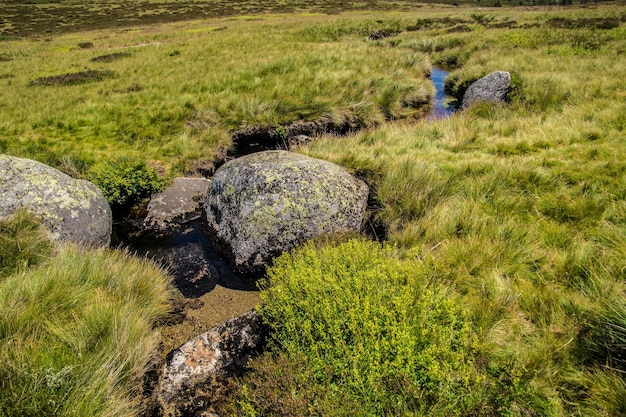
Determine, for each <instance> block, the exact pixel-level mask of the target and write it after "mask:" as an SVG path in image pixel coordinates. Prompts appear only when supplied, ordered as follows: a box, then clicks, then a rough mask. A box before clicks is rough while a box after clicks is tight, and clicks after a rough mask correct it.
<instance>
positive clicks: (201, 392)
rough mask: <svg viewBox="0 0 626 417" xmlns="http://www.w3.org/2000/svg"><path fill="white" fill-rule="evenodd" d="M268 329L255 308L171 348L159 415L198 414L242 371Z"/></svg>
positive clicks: (159, 398)
mask: <svg viewBox="0 0 626 417" xmlns="http://www.w3.org/2000/svg"><path fill="white" fill-rule="evenodd" d="M265 334H266V328H265V326H264V325H263V321H262V319H261V317H260V316H259V314H258V313H257V312H256V311H255V310H251V311H248V312H247V313H244V314H242V315H241V316H238V317H235V318H233V319H231V320H228V321H226V322H224V323H222V324H220V325H218V326H215V327H213V328H212V329H210V330H209V331H207V332H206V333H203V334H201V335H199V336H197V337H194V338H193V339H191V340H189V341H188V342H187V343H185V344H184V345H182V346H181V347H179V348H178V349H176V350H174V351H172V352H171V353H170V354H169V355H168V356H167V359H166V363H165V366H164V368H163V371H162V374H161V377H160V381H159V385H158V387H157V390H156V399H157V403H158V406H159V407H160V408H161V413H160V415H165V416H178V415H198V414H199V413H201V412H203V411H204V412H206V411H207V408H209V407H210V406H211V399H212V398H213V397H214V396H215V393H216V392H217V391H219V389H220V388H221V387H222V386H223V385H224V383H225V382H226V381H227V379H228V378H229V377H232V376H233V375H237V374H240V373H241V372H242V371H243V370H244V369H245V367H246V365H247V362H248V359H249V358H250V357H251V356H253V355H255V354H257V353H258V352H259V350H260V349H261V348H262V347H263V344H264V342H265Z"/></svg>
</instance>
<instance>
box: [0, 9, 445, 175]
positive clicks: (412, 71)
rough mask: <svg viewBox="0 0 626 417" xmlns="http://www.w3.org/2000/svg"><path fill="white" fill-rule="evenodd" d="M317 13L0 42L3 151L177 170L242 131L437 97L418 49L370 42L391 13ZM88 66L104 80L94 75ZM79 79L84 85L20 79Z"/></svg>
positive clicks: (365, 121) (411, 109)
mask: <svg viewBox="0 0 626 417" xmlns="http://www.w3.org/2000/svg"><path fill="white" fill-rule="evenodd" d="M308 19H313V20H312V21H308ZM315 19H318V18H317V17H306V16H305V17H294V18H291V19H289V20H285V19H284V18H282V19H281V20H277V21H271V22H265V21H262V22H258V21H253V22H242V21H233V20H226V19H223V20H218V21H215V22H204V21H198V22H190V23H184V24H181V23H179V24H170V25H161V26H146V27H139V28H137V29H133V30H130V31H127V30H117V31H109V32H90V33H82V34H76V35H64V36H58V37H54V38H51V39H48V40H46V41H14V42H4V43H0V53H2V54H6V55H7V56H10V57H11V58H12V60H11V61H8V62H3V63H2V67H0V74H6V75H7V78H6V79H3V80H0V87H1V88H2V90H3V92H4V94H3V95H4V96H5V97H6V99H5V101H4V103H3V111H2V115H1V116H0V132H1V133H2V140H0V151H2V152H5V153H10V154H16V155H20V156H26V157H31V158H34V159H38V160H41V161H43V162H47V163H50V164H52V165H55V166H59V167H61V168H64V164H63V162H62V160H68V159H73V160H74V165H83V166H89V165H91V164H93V163H95V162H97V161H98V160H99V159H101V158H107V159H109V158H115V157H118V156H125V157H128V156H131V157H132V156H141V157H143V158H145V159H149V160H157V161H161V162H162V163H164V164H165V165H166V166H174V170H185V169H186V168H189V165H190V164H192V163H193V161H194V160H197V159H200V158H209V159H210V158H211V157H212V156H213V155H215V154H216V153H218V150H219V149H223V148H226V147H229V146H230V133H229V132H231V131H233V130H237V129H245V128H250V127H277V126H280V125H285V124H288V123H290V122H294V121H298V120H318V119H321V118H326V119H332V120H335V121H336V122H337V123H339V122H344V121H346V122H348V124H351V125H354V126H360V125H376V124H379V123H380V122H382V121H384V120H385V119H391V118H402V117H411V116H416V115H419V114H421V113H423V112H424V111H425V108H426V105H427V104H428V102H429V98H430V96H431V94H432V87H431V86H430V83H428V82H427V81H426V80H425V78H424V74H425V73H427V72H428V71H429V70H430V63H429V62H428V60H427V58H426V57H425V55H424V54H422V53H420V52H414V51H409V50H399V49H397V50H396V49H391V48H384V47H381V46H380V45H378V44H376V43H375V42H370V41H367V35H368V34H369V33H370V32H371V31H373V30H375V29H377V28H379V27H384V26H385V25H388V24H393V25H396V26H397V25H399V24H400V23H399V21H398V20H397V19H396V20H390V21H389V22H383V21H381V22H383V23H378V22H376V21H374V20H372V19H371V18H367V17H360V18H358V19H356V20H351V19H347V18H343V19H339V20H329V19H328V18H325V19H324V20H323V21H322V23H320V22H315ZM216 28H217V29H219V30H216ZM87 43H90V44H92V45H93V46H91V47H89V48H81V47H79V45H82V44H87ZM103 56H104V57H107V56H113V57H115V59H108V60H107V59H102V58H101V57H103ZM94 59H95V61H94ZM88 71H92V72H88ZM93 71H101V72H103V73H104V72H105V73H106V74H107V78H106V79H98V78H97V77H89V75H90V74H95V72H93ZM65 74H68V75H67V76H65ZM77 74H78V75H77ZM85 74H86V75H85ZM61 75H64V77H63V78H61V77H58V76H61ZM80 76H83V78H84V79H81V80H80V82H81V84H80V85H71V84H70V85H29V84H32V82H33V81H34V80H38V79H44V81H45V82H46V83H48V84H51V83H54V81H55V79H51V78H49V77H58V78H59V80H58V82H59V83H64V84H69V83H65V82H64V81H63V80H65V79H66V78H78V77H80Z"/></svg>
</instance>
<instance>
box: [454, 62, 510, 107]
mask: <svg viewBox="0 0 626 417" xmlns="http://www.w3.org/2000/svg"><path fill="white" fill-rule="evenodd" d="M510 91H511V74H509V73H508V72H505V71H496V72H492V73H491V74H489V75H486V76H484V77H483V78H481V79H479V80H478V81H475V82H474V83H472V84H471V85H470V86H469V87H468V88H467V90H466V91H465V94H464V95H463V102H462V104H461V109H466V108H468V107H469V106H471V105H472V104H474V103H478V102H480V101H489V102H500V103H504V102H507V101H508V100H509V92H510Z"/></svg>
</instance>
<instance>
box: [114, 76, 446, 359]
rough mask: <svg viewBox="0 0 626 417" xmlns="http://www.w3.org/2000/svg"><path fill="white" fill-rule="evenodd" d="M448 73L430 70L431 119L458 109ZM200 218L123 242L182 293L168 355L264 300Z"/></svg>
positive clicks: (168, 334)
mask: <svg viewBox="0 0 626 417" xmlns="http://www.w3.org/2000/svg"><path fill="white" fill-rule="evenodd" d="M447 76H448V73H447V72H446V71H443V70H441V69H439V68H433V70H432V73H431V81H432V82H433V84H434V86H435V90H436V95H435V98H434V103H433V109H432V111H431V113H430V115H429V116H428V117H427V119H428V120H434V119H441V118H445V117H449V116H450V115H452V113H453V112H454V110H455V108H454V102H451V100H450V99H449V97H448V96H447V95H446V94H445V91H444V83H445V78H446V77H447ZM261 150H263V149H261ZM199 218H200V214H199V213H198V216H197V218H196V219H195V220H192V221H190V222H188V223H185V224H183V225H182V226H181V228H180V229H179V230H178V231H177V232H176V233H175V234H174V235H173V236H170V237H167V238H162V239H138V240H132V239H125V242H124V243H123V246H125V247H126V248H127V249H128V250H130V251H131V252H134V253H136V254H137V255H139V256H145V257H147V258H150V259H153V260H155V261H156V262H158V263H159V264H161V265H162V266H164V267H166V268H167V269H168V270H169V272H170V274H171V275H172V277H173V283H174V285H175V287H176V288H177V289H178V290H179V291H180V293H181V295H182V296H183V299H182V300H179V302H178V303H179V305H178V306H177V307H176V306H175V308H176V309H177V310H178V314H179V320H177V321H176V320H175V321H174V322H173V323H171V324H170V325H169V326H166V327H165V328H164V329H163V335H164V353H167V352H169V350H172V349H174V348H176V347H178V346H179V345H181V344H182V343H184V342H185V341H187V340H189V339H191V338H192V337H194V336H196V335H198V334H201V333H203V332H204V331H206V330H208V329H210V328H211V327H213V326H216V325H217V324H220V323H222V322H224V321H226V320H228V319H230V318H232V317H235V316H237V315H240V314H242V313H244V312H246V311H248V310H250V309H252V308H254V307H255V306H256V305H258V304H259V303H260V302H261V300H260V297H259V293H258V291H257V289H256V287H255V285H254V283H250V282H246V281H244V280H243V279H242V278H241V277H239V276H238V275H237V274H235V273H234V272H233V271H232V270H231V269H230V268H229V266H228V264H227V263H226V262H224V261H223V260H222V259H221V258H220V257H219V255H218V254H217V253H216V251H215V249H214V247H213V244H212V243H211V241H210V240H209V239H208V238H207V236H206V235H205V234H204V233H203V232H202V229H201V226H200V219H199Z"/></svg>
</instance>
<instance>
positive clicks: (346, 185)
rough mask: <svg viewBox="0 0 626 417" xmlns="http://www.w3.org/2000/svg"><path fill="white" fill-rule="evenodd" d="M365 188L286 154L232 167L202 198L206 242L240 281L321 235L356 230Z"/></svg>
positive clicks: (334, 169) (262, 155)
mask: <svg viewBox="0 0 626 417" xmlns="http://www.w3.org/2000/svg"><path fill="white" fill-rule="evenodd" d="M367 196H368V188H367V186H366V185H365V183H363V182H362V181H360V180H357V179H355V178H354V177H352V176H351V175H350V174H348V173H347V172H346V171H344V170H343V169H342V168H341V167H339V166H338V165H335V164H333V163H330V162H326V161H322V160H318V159H314V158H310V157H307V156H304V155H299V154H296V153H291V152H286V151H266V152H259V153H256V154H252V155H248V156H245V157H242V158H239V159H235V160H232V161H230V162H228V163H227V164H225V165H224V166H222V167H221V168H220V169H218V170H217V172H216V173H215V176H214V177H213V183H212V185H211V188H210V190H209V193H208V195H207V198H206V201H205V204H204V209H205V212H206V220H207V226H208V229H209V237H210V238H211V239H212V240H214V241H215V244H216V247H218V248H219V249H220V250H221V251H222V252H223V254H224V256H225V257H227V258H228V259H229V260H230V262H231V264H232V265H233V267H234V268H235V269H236V270H237V271H238V272H240V273H243V274H248V275H251V274H258V273H261V272H263V270H264V268H265V265H266V264H267V262H268V261H270V260H271V259H272V258H274V257H275V256H278V255H280V254H281V253H282V252H285V251H288V250H290V249H292V248H293V247H294V246H295V245H296V244H297V243H299V242H303V241H305V240H308V239H311V238H313V237H315V236H318V235H320V234H323V233H330V232H340V231H357V232H358V231H360V229H361V224H362V222H363V216H364V213H365V208H366V205H367Z"/></svg>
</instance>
